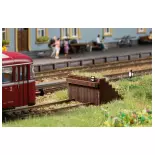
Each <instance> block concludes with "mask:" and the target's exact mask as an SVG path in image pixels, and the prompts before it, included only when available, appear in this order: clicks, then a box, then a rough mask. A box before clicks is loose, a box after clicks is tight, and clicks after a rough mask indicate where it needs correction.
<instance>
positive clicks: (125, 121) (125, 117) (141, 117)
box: [104, 109, 152, 127]
mask: <svg viewBox="0 0 155 155" xmlns="http://www.w3.org/2000/svg"><path fill="white" fill-rule="evenodd" d="M104 113H105V114H104V120H105V122H104V126H107V127H129V126H140V125H146V124H152V111H151V110H147V109H144V110H142V111H129V110H124V111H121V112H120V113H119V114H117V116H116V117H109V115H108V112H107V111H104Z"/></svg>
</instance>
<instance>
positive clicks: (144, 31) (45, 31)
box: [2, 28, 152, 57]
mask: <svg viewBox="0 0 155 155" xmlns="http://www.w3.org/2000/svg"><path fill="white" fill-rule="evenodd" d="M151 30H152V29H151V28H2V39H3V40H8V41H9V44H8V45H7V46H8V51H17V52H22V53H25V54H27V55H30V56H32V57H35V56H36V54H37V51H42V50H48V49H49V48H48V39H50V38H52V37H53V36H57V37H60V38H61V40H63V39H64V38H65V37H69V38H70V39H74V38H76V39H78V40H79V42H89V41H92V40H96V37H97V35H98V34H100V36H101V37H103V36H104V42H105V43H108V44H110V45H111V46H115V45H116V42H117V40H116V39H117V38H120V37H122V36H124V35H130V36H132V37H135V39H134V40H135V42H134V43H135V44H136V43H137V40H138V38H139V36H145V35H149V33H150V31H151Z"/></svg>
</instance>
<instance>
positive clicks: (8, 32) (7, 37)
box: [6, 28, 10, 40]
mask: <svg viewBox="0 0 155 155" xmlns="http://www.w3.org/2000/svg"><path fill="white" fill-rule="evenodd" d="M6 39H7V40H10V30H9V28H6Z"/></svg>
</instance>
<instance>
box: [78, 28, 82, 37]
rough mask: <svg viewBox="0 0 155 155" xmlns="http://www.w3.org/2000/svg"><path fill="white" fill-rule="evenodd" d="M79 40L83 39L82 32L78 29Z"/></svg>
mask: <svg viewBox="0 0 155 155" xmlns="http://www.w3.org/2000/svg"><path fill="white" fill-rule="evenodd" d="M78 39H81V30H80V28H78Z"/></svg>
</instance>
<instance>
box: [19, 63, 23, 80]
mask: <svg viewBox="0 0 155 155" xmlns="http://www.w3.org/2000/svg"><path fill="white" fill-rule="evenodd" d="M21 80H23V66H20V81H21Z"/></svg>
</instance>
